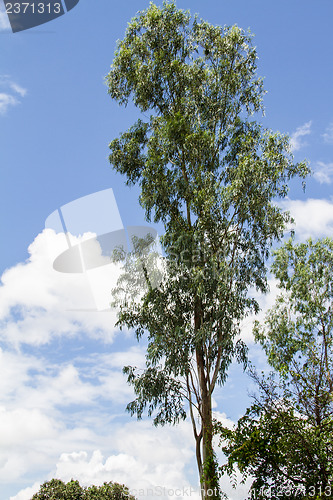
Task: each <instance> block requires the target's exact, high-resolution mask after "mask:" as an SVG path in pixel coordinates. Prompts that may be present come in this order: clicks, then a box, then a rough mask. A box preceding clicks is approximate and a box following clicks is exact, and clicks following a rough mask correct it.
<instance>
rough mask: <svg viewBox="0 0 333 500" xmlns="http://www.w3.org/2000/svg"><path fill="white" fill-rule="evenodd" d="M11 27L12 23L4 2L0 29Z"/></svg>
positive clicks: (0, 16)
mask: <svg viewBox="0 0 333 500" xmlns="http://www.w3.org/2000/svg"><path fill="white" fill-rule="evenodd" d="M8 29H10V23H9V19H8V16H7V14H6V11H5V7H4V5H3V4H2V3H0V31H4V30H8Z"/></svg>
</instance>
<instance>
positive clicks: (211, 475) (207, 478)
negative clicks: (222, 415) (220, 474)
mask: <svg viewBox="0 0 333 500" xmlns="http://www.w3.org/2000/svg"><path fill="white" fill-rule="evenodd" d="M196 358H197V367H198V376H199V386H200V396H201V405H200V410H201V425H202V470H201V474H200V481H201V489H202V498H203V499H205V500H206V499H213V500H219V499H220V494H219V482H218V478H217V475H216V472H217V471H216V461H215V455H214V450H213V419H212V399H211V394H210V391H209V388H208V384H207V379H206V374H205V365H204V356H203V353H202V350H201V349H200V348H197V350H196ZM199 472H200V471H199Z"/></svg>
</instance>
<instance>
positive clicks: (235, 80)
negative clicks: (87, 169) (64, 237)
mask: <svg viewBox="0 0 333 500" xmlns="http://www.w3.org/2000/svg"><path fill="white" fill-rule="evenodd" d="M256 57H257V56H256V51H255V48H254V47H253V46H252V42H251V35H250V34H248V33H245V32H244V31H243V30H242V29H240V28H239V27H237V26H232V27H219V26H212V25H211V24H209V23H207V22H205V21H201V20H198V19H197V18H194V19H191V16H190V14H189V13H188V12H184V11H182V10H177V9H176V7H175V5H174V3H164V4H163V7H162V8H159V7H157V6H155V5H154V4H152V3H151V4H150V6H149V8H148V9H146V10H145V11H143V12H140V13H139V14H138V15H137V16H136V17H135V18H134V19H132V21H131V22H130V24H129V26H128V28H127V30H126V33H125V37H124V39H123V40H121V41H120V42H119V43H118V48H117V51H116V54H115V57H114V60H113V64H112V66H111V71H110V73H109V74H108V76H107V85H108V91H109V94H110V95H111V97H112V98H114V99H115V100H116V101H118V102H119V103H120V104H124V105H126V104H127V103H128V102H129V101H130V100H131V101H132V102H133V103H134V104H135V105H136V106H137V107H138V108H139V110H140V111H141V112H142V117H141V118H140V119H139V120H138V121H137V122H136V123H135V124H134V125H133V126H131V127H130V128H129V129H128V130H127V131H126V132H124V133H123V134H121V136H120V137H119V138H117V139H114V140H113V141H112V142H111V144H110V150H111V153H110V162H111V164H112V165H113V168H114V169H115V170H116V171H118V172H120V173H121V174H123V175H124V176H125V178H126V182H127V184H129V185H131V184H138V185H139V186H140V188H141V195H140V203H141V205H142V207H143V208H144V209H145V211H146V216H147V219H148V220H151V218H152V217H153V219H154V221H155V222H158V221H162V222H163V223H164V227H165V234H164V236H163V238H162V245H163V250H164V257H163V259H162V260H163V262H162V265H161V266H160V267H159V270H160V271H161V272H160V278H159V280H158V286H152V283H151V281H150V277H151V275H150V272H148V271H149V268H148V267H147V265H148V264H147V261H146V260H145V259H144V260H143V256H142V252H141V253H140V252H139V255H138V254H137V253H136V252H133V254H132V255H131V256H129V258H128V259H127V261H126V263H125V270H124V276H123V277H122V281H121V283H120V286H119V287H118V289H117V293H118V299H119V297H120V296H121V294H119V291H120V290H121V291H122V292H123V295H122V298H121V300H118V305H119V304H120V315H119V321H118V325H119V326H121V327H122V326H127V327H129V328H133V329H135V330H136V334H137V336H138V338H140V337H141V336H142V335H143V334H144V333H145V332H148V350H147V357H146V363H147V367H146V370H145V371H144V372H143V373H138V372H137V370H136V369H135V368H133V367H127V368H126V369H125V373H127V374H128V381H129V382H130V383H132V384H133V385H134V389H135V392H136V395H137V399H136V400H135V401H133V402H132V403H131V404H130V405H129V406H128V409H129V410H130V411H131V413H132V414H136V415H137V416H138V417H139V418H140V417H141V416H142V414H143V412H144V410H145V409H147V410H148V414H149V415H153V416H154V422H155V423H156V424H164V423H176V422H177V421H178V420H179V419H180V418H185V416H186V409H187V406H186V404H188V408H189V411H190V416H191V419H192V424H193V430H194V436H195V439H196V455H197V461H198V468H199V472H200V476H201V477H204V480H203V483H204V488H205V495H206V496H208V495H207V488H208V485H209V486H210V487H212V486H214V487H216V486H217V479H216V470H215V469H216V468H215V466H214V460H213V449H212V408H211V397H212V393H213V391H214V388H215V387H216V384H218V383H224V382H225V380H226V374H227V368H228V366H229V364H230V362H231V360H232V359H233V357H234V356H235V355H236V356H237V357H238V358H239V360H241V361H245V360H246V348H245V346H244V344H242V343H241V342H240V341H236V335H237V333H238V332H239V323H240V321H241V319H242V318H243V317H244V316H245V315H246V314H247V313H248V312H249V311H256V310H257V309H258V304H257V302H256V301H255V300H254V299H253V298H251V297H249V295H248V289H249V288H250V287H255V288H257V289H258V290H260V291H265V290H266V266H265V259H266V258H267V256H268V252H269V248H270V246H271V244H272V242H273V241H274V240H276V239H279V238H280V237H281V236H282V234H283V230H284V227H285V223H286V222H287V221H288V220H289V216H288V214H286V213H283V212H282V211H281V210H280V208H279V207H278V206H277V205H276V203H275V202H274V199H276V198H279V197H280V198H283V197H285V196H286V194H287V192H288V181H289V180H290V179H291V178H292V177H294V176H301V177H305V176H306V174H307V173H308V167H307V165H306V164H305V163H300V164H294V163H293V159H292V156H291V154H290V148H289V142H288V138H287V137H286V136H282V135H280V134H276V133H272V132H270V131H268V130H265V129H264V128H263V127H262V125H261V124H260V123H259V122H256V121H252V118H251V117H252V114H253V113H256V112H259V111H261V110H262V96H263V93H264V91H263V87H262V80H261V79H260V78H258V77H257V75H256ZM138 260H139V263H140V265H143V268H144V275H145V277H146V285H147V287H146V289H145V290H144V291H143V290H142V288H140V287H139V288H135V285H136V284H139V283H140V280H139V279H136V274H135V273H136V271H137V270H138V267H140V266H138V265H137V263H138ZM126 279H127V282H128V284H127V287H126V284H125V282H126ZM197 416H198V417H199V418H198V419H197ZM197 422H199V426H198V424H197ZM201 446H202V447H201ZM208 464H210V465H208ZM212 498H213V497H212Z"/></svg>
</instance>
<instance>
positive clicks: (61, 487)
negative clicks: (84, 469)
mask: <svg viewBox="0 0 333 500" xmlns="http://www.w3.org/2000/svg"><path fill="white" fill-rule="evenodd" d="M31 500H135V497H134V496H133V495H131V494H130V493H129V490H128V488H127V487H126V486H124V485H123V484H119V483H113V482H108V483H104V484H103V485H102V486H94V485H93V486H89V487H88V488H86V487H82V486H80V483H79V482H78V481H74V480H73V479H72V480H71V481H69V482H68V483H64V482H63V481H61V480H60V479H51V481H46V482H45V483H43V484H42V485H41V487H40V489H39V491H38V493H36V494H35V495H34V496H33V497H32V499H31Z"/></svg>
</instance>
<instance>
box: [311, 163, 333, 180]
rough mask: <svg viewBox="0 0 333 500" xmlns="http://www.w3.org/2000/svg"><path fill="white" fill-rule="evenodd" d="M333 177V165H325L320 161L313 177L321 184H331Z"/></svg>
mask: <svg viewBox="0 0 333 500" xmlns="http://www.w3.org/2000/svg"><path fill="white" fill-rule="evenodd" d="M332 176H333V163H324V162H322V161H318V162H317V164H316V167H315V170H314V174H313V177H314V178H315V179H316V180H317V181H318V182H320V184H331V182H332Z"/></svg>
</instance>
